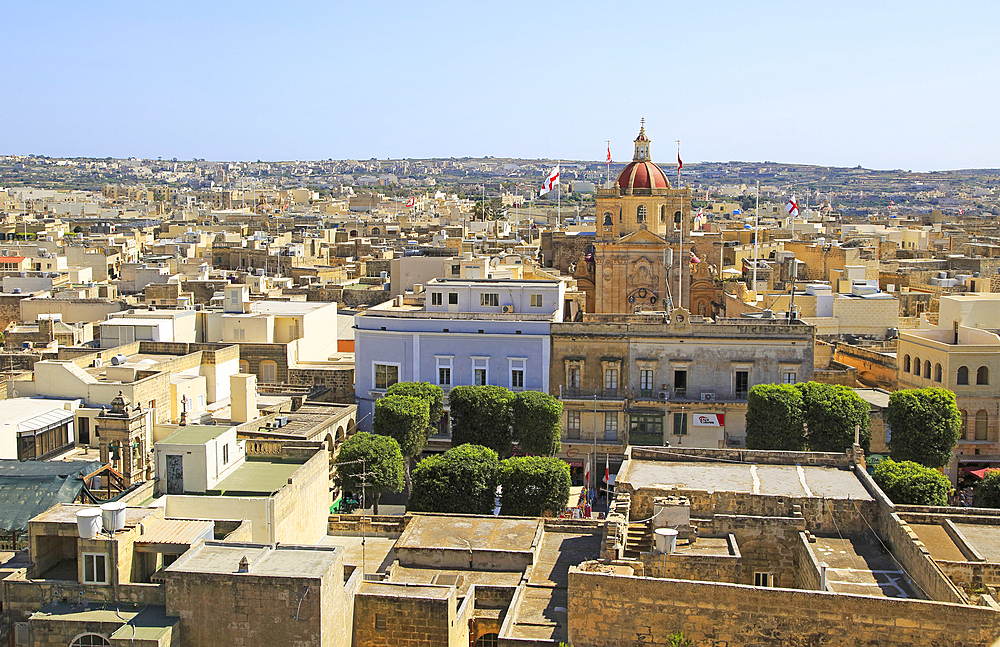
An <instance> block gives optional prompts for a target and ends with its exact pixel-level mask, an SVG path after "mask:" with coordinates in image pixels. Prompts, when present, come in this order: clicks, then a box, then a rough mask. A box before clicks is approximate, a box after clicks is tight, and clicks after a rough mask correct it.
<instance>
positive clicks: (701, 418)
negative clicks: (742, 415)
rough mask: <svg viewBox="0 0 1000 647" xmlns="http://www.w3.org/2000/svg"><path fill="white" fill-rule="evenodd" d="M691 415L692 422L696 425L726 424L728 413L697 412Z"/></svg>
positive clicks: (718, 425) (712, 425) (713, 425)
mask: <svg viewBox="0 0 1000 647" xmlns="http://www.w3.org/2000/svg"><path fill="white" fill-rule="evenodd" d="M691 417H692V420H691V424H692V425H693V426H695V427H725V426H726V414H724V413H695V414H692V416H691Z"/></svg>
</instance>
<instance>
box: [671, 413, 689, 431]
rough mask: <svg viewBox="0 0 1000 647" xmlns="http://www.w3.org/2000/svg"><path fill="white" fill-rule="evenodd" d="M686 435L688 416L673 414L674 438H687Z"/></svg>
mask: <svg viewBox="0 0 1000 647" xmlns="http://www.w3.org/2000/svg"><path fill="white" fill-rule="evenodd" d="M687 433H688V414H686V413H680V412H678V413H675V414H674V435H675V436H687Z"/></svg>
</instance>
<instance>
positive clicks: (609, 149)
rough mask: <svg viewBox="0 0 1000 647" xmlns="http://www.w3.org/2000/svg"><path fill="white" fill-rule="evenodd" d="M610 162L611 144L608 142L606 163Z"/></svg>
mask: <svg viewBox="0 0 1000 647" xmlns="http://www.w3.org/2000/svg"><path fill="white" fill-rule="evenodd" d="M610 163H611V144H608V164H610Z"/></svg>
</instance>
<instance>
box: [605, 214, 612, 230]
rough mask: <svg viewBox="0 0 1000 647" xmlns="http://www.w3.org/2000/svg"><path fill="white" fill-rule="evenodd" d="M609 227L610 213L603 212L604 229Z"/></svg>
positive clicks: (610, 223)
mask: <svg viewBox="0 0 1000 647" xmlns="http://www.w3.org/2000/svg"><path fill="white" fill-rule="evenodd" d="M611 225H612V222H611V212H610V211H605V212H604V226H605V227H610V226H611Z"/></svg>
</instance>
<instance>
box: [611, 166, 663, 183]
mask: <svg viewBox="0 0 1000 647" xmlns="http://www.w3.org/2000/svg"><path fill="white" fill-rule="evenodd" d="M668 186H670V185H669V183H668V182H667V176H666V175H664V174H663V171H661V170H660V167H659V166H657V165H656V164H653V163H652V162H632V163H631V164H629V165H628V166H626V167H625V168H624V169H622V172H621V173H619V174H618V187H619V188H621V189H666V188H667V187H668Z"/></svg>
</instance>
